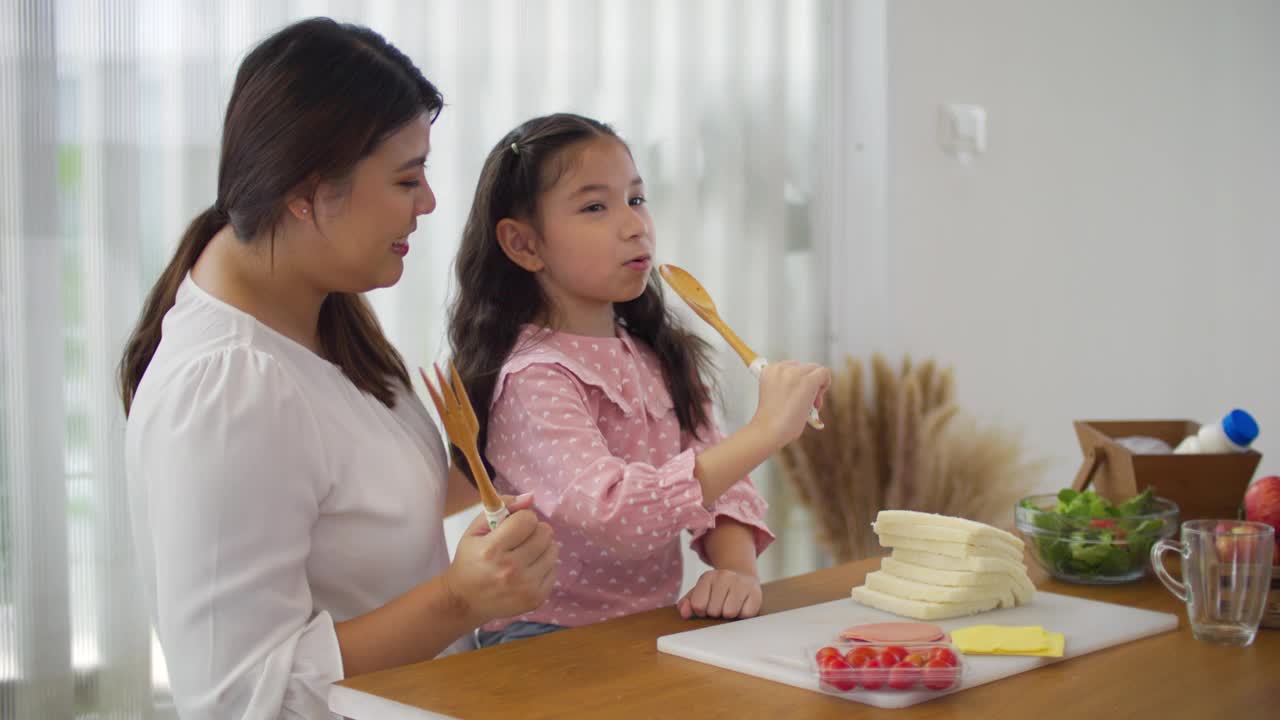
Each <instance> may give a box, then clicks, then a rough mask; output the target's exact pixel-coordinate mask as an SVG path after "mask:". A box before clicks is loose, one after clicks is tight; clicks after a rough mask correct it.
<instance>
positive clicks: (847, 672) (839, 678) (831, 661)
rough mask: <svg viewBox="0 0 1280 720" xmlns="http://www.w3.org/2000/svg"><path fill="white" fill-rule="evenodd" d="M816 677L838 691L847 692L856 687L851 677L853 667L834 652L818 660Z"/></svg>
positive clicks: (855, 682)
mask: <svg viewBox="0 0 1280 720" xmlns="http://www.w3.org/2000/svg"><path fill="white" fill-rule="evenodd" d="M818 677H819V679H820V680H821V681H822V683H823V684H824V685H826V686H828V687H830V688H833V689H835V690H838V691H840V692H849V691H850V690H852V689H854V688H855V687H857V681H856V680H855V679H854V677H853V668H851V667H849V663H847V662H845V661H844V658H843V657H842V656H841V655H840V654H839V653H836V654H835V655H828V656H826V657H824V658H823V659H821V660H819V661H818Z"/></svg>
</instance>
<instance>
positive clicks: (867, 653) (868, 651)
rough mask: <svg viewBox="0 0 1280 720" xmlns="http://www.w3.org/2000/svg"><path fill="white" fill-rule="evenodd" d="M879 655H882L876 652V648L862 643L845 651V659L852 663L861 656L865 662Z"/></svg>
mask: <svg viewBox="0 0 1280 720" xmlns="http://www.w3.org/2000/svg"><path fill="white" fill-rule="evenodd" d="M878 657H880V654H879V653H877V652H876V650H875V648H870V647H867V646H866V645H861V646H858V647H855V648H853V649H852V650H850V651H849V652H847V653H845V656H844V661H845V662H847V663H849V664H850V665H852V664H853V661H854V660H857V659H858V658H861V659H862V661H863V662H866V661H867V660H870V659H872V658H878Z"/></svg>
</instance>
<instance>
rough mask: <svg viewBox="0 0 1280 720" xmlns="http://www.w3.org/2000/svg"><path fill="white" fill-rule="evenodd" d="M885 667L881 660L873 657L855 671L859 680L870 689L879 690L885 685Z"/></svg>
mask: <svg viewBox="0 0 1280 720" xmlns="http://www.w3.org/2000/svg"><path fill="white" fill-rule="evenodd" d="M885 672H886V671H885V668H884V666H883V665H881V664H880V661H879V660H877V659H875V658H871V659H869V660H867V661H866V663H864V664H863V666H862V667H860V668H858V669H857V670H856V671H855V672H854V676H855V678H856V679H857V682H858V684H859V685H861V686H862V687H864V688H866V689H868V690H879V689H880V688H881V687H882V686H883V685H884V678H885Z"/></svg>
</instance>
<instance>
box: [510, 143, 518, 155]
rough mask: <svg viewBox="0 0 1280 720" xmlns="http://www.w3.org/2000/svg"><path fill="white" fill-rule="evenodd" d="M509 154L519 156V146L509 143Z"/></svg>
mask: <svg viewBox="0 0 1280 720" xmlns="http://www.w3.org/2000/svg"><path fill="white" fill-rule="evenodd" d="M511 152H512V153H513V154H515V155H519V154H520V146H519V145H516V144H515V143H511Z"/></svg>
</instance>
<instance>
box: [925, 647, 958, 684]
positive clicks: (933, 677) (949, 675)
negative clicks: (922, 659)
mask: <svg viewBox="0 0 1280 720" xmlns="http://www.w3.org/2000/svg"><path fill="white" fill-rule="evenodd" d="M936 649H939V650H946V648H936ZM948 652H949V651H948ZM923 672H924V686H925V687H927V688H929V689H930V690H946V689H947V688H949V687H951V686H952V685H954V684H955V682H956V669H955V666H954V665H951V664H949V663H948V662H947V661H946V660H944V659H942V658H934V659H932V660H930V661H929V662H927V663H925V664H924V671H923Z"/></svg>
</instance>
